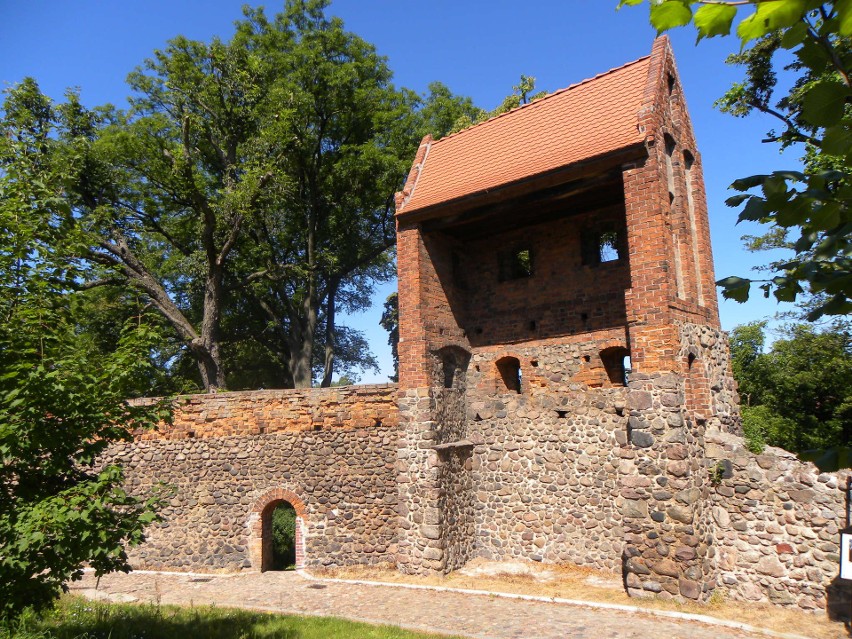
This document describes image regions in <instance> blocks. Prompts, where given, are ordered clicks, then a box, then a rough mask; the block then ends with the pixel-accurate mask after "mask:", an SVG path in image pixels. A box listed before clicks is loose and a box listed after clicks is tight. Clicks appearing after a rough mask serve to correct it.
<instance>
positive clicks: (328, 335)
mask: <svg viewBox="0 0 852 639" xmlns="http://www.w3.org/2000/svg"><path fill="white" fill-rule="evenodd" d="M337 286H338V281H337V280H335V281H334V282H332V283H331V284H329V288H328V298H327V300H326V304H325V358H324V368H323V376H322V383H321V384H320V386H322V387H323V388H328V387H329V386H331V378H332V375H333V374H334V313H335V311H336V309H337Z"/></svg>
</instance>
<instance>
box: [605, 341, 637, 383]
mask: <svg viewBox="0 0 852 639" xmlns="http://www.w3.org/2000/svg"><path fill="white" fill-rule="evenodd" d="M629 360H630V352H629V351H628V350H627V349H626V348H624V347H623V346H612V347H610V348H605V349H603V350H602V351H601V361H602V362H603V365H604V369H605V370H606V374H607V377H608V378H609V382H610V384H612V385H613V386H626V385H627V369H626V368H625V366H624V363H625V361H629Z"/></svg>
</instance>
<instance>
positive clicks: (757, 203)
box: [737, 196, 766, 222]
mask: <svg viewBox="0 0 852 639" xmlns="http://www.w3.org/2000/svg"><path fill="white" fill-rule="evenodd" d="M763 204H764V202H763V198H759V197H757V196H752V197H751V198H750V199H749V201H748V202H747V203H746V205H745V208H744V209H743V210H742V212H740V215H739V217H738V218H737V221H738V222H743V221H749V222H757V221H759V220H762V219H763V218H765V217H766V211H765V209H764V206H763Z"/></svg>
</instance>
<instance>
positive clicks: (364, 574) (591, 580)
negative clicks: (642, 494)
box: [313, 560, 849, 639]
mask: <svg viewBox="0 0 852 639" xmlns="http://www.w3.org/2000/svg"><path fill="white" fill-rule="evenodd" d="M479 562H480V560H474V561H473V562H470V563H469V564H468V566H477V565H478V564H479ZM542 568H544V569H546V570H547V571H549V572H551V573H552V577H551V578H550V579H537V578H536V577H535V576H532V575H508V574H497V575H494V576H470V575H465V574H463V573H460V572H452V573H450V574H449V575H446V576H440V575H434V576H418V575H404V574H402V573H400V572H398V571H397V570H396V568H395V567H393V566H392V565H387V566H352V567H348V568H336V569H329V570H326V571H323V572H322V573H319V572H316V571H313V572H315V574H317V576H327V577H335V578H339V579H361V580H365V581H382V582H388V583H409V584H421V585H430V586H443V587H445V588H463V589H469V590H489V591H492V592H506V593H515V594H523V595H536V596H541V597H559V598H563V599H576V600H580V601H589V602H596V603H615V604H623V605H627V606H636V607H639V608H646V609H649V610H670V611H678V612H688V613H692V614H697V615H706V616H708V617H715V618H717V619H726V620H729V621H738V622H740V623H745V624H748V625H750V626H755V627H758V628H767V629H769V630H774V631H776V632H780V633H792V634H797V635H801V636H803V637H812V638H813V639H837V638H838V637H841V636H849V635H848V634H847V633H846V631H845V629H844V627H843V624H842V623H839V622H833V621H829V620H828V618H827V616H826V614H825V612H820V613H808V612H804V611H801V610H797V609H792V608H781V607H779V606H773V605H770V604H760V603H750V602H743V601H729V600H727V599H726V598H725V596H724V594H723V593H722V591H721V589H720V590H717V591H716V592H715V593H714V595H713V597H712V598H711V599H710V601H709V602H707V603H705V604H699V603H694V602H683V601H676V600H673V599H660V598H648V599H637V598H634V597H628V596H627V594H626V593H625V592H624V590H623V589H622V588H620V587H618V585H617V584H618V582H619V580H620V579H619V576H618V575H613V574H611V573H608V572H603V571H599V570H594V569H592V568H583V567H579V566H570V565H543V566H542Z"/></svg>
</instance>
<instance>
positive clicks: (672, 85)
mask: <svg viewBox="0 0 852 639" xmlns="http://www.w3.org/2000/svg"><path fill="white" fill-rule="evenodd" d="M667 80H668V86H669V95H671V93H672V91H674V88H675V77H674V75H672V74H671V73H669V74H668V78H667Z"/></svg>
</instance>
